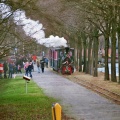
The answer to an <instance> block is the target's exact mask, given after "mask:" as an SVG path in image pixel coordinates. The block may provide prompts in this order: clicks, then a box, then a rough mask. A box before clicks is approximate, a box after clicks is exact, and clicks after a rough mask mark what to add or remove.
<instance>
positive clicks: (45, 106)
mask: <svg viewBox="0 0 120 120" xmlns="http://www.w3.org/2000/svg"><path fill="white" fill-rule="evenodd" d="M27 85H28V92H27V94H26V84H25V80H23V78H22V77H16V78H15V79H0V120H51V119H52V113H51V107H52V104H53V103H55V102H56V100H55V99H53V98H50V97H47V96H46V95H44V92H43V90H42V89H41V88H39V87H38V86H37V85H36V83H34V81H32V80H31V81H30V82H29V83H27Z"/></svg>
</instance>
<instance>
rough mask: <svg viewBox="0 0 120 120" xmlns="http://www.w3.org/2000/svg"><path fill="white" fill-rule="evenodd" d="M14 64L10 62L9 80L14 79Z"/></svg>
mask: <svg viewBox="0 0 120 120" xmlns="http://www.w3.org/2000/svg"><path fill="white" fill-rule="evenodd" d="M13 67H14V66H13V63H12V62H10V63H9V75H8V78H12V75H13Z"/></svg>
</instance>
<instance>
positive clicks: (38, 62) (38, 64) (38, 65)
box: [37, 60, 40, 73]
mask: <svg viewBox="0 0 120 120" xmlns="http://www.w3.org/2000/svg"><path fill="white" fill-rule="evenodd" d="M37 68H38V73H40V61H39V60H37Z"/></svg>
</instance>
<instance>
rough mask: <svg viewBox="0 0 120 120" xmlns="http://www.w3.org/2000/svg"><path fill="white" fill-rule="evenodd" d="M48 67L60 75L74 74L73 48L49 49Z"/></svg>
mask: <svg viewBox="0 0 120 120" xmlns="http://www.w3.org/2000/svg"><path fill="white" fill-rule="evenodd" d="M49 56H50V57H49V59H50V67H52V68H53V70H54V71H57V72H61V73H62V74H72V73H73V72H74V48H69V47H65V48H51V49H50V52H49Z"/></svg>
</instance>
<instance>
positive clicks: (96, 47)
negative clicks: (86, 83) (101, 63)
mask: <svg viewBox="0 0 120 120" xmlns="http://www.w3.org/2000/svg"><path fill="white" fill-rule="evenodd" d="M94 39H95V40H94V59H95V60H94V74H93V76H94V77H97V76H98V72H97V68H98V37H95V38H94Z"/></svg>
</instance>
